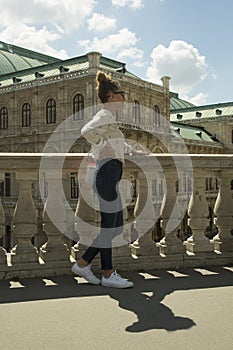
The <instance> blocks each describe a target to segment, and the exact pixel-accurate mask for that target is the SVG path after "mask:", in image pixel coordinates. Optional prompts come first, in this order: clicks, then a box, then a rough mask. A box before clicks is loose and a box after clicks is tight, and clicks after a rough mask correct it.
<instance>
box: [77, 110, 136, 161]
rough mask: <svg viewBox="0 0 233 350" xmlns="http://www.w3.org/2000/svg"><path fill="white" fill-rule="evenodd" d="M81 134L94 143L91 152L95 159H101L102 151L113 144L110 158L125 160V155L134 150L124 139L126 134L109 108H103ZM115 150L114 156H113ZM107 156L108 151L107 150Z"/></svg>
mask: <svg viewBox="0 0 233 350" xmlns="http://www.w3.org/2000/svg"><path fill="white" fill-rule="evenodd" d="M81 134H82V135H83V136H84V137H85V138H86V139H87V141H88V142H89V143H90V144H91V145H92V149H91V152H92V154H93V157H94V159H95V160H98V159H100V157H101V152H102V151H103V150H104V149H105V150H106V149H107V147H108V146H109V145H111V156H109V157H110V158H116V159H119V160H120V161H122V162H124V155H125V154H130V153H131V152H132V146H130V145H129V144H127V143H126V142H125V140H124V135H123V133H122V132H121V131H120V129H119V126H118V124H117V122H116V120H115V119H114V117H113V115H112V113H111V112H110V111H109V110H107V109H101V110H100V111H99V112H98V113H97V114H96V115H95V116H94V117H93V118H92V120H90V121H89V122H88V123H87V124H86V125H84V127H83V128H82V129H81ZM112 150H114V157H113V156H112ZM105 158H107V156H106V152H105Z"/></svg>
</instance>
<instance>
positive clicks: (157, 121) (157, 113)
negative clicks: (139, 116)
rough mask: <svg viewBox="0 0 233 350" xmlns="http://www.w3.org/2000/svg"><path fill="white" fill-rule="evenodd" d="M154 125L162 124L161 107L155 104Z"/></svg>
mask: <svg viewBox="0 0 233 350" xmlns="http://www.w3.org/2000/svg"><path fill="white" fill-rule="evenodd" d="M153 112H154V113H153V117H154V125H155V126H160V109H159V106H157V105H155V106H154V110H153Z"/></svg>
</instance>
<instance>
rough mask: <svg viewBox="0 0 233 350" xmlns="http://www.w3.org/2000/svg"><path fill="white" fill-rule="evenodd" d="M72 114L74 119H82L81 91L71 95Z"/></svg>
mask: <svg viewBox="0 0 233 350" xmlns="http://www.w3.org/2000/svg"><path fill="white" fill-rule="evenodd" d="M73 116H74V120H83V119H84V96H83V95H82V94H81V93H77V94H76V95H75V96H74V97H73Z"/></svg>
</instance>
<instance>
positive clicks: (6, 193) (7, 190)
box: [0, 173, 11, 197]
mask: <svg viewBox="0 0 233 350" xmlns="http://www.w3.org/2000/svg"><path fill="white" fill-rule="evenodd" d="M10 196H11V174H10V173H5V179H4V181H2V182H1V183H0V197H10Z"/></svg>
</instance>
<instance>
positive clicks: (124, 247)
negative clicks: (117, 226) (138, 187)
mask: <svg viewBox="0 0 233 350" xmlns="http://www.w3.org/2000/svg"><path fill="white" fill-rule="evenodd" d="M126 176H127V172H125V171H124V177H126ZM119 191H120V196H121V203H122V208H123V220H124V224H123V233H122V235H121V238H120V239H119V238H118V237H116V241H117V242H118V244H119V246H118V244H117V246H116V247H114V249H113V252H112V255H113V259H114V258H117V259H116V261H114V266H116V267H117V268H119V269H122V267H123V264H124V265H125V266H129V263H130V262H131V260H132V256H131V250H130V249H129V243H130V242H131V224H130V223H128V222H127V221H128V218H129V214H128V209H127V203H128V201H129V200H131V183H130V181H129V180H127V179H126V178H123V179H122V181H121V182H120V186H119ZM113 246H114V241H113Z"/></svg>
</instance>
